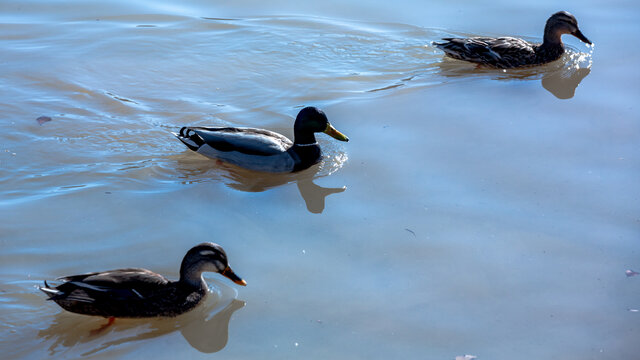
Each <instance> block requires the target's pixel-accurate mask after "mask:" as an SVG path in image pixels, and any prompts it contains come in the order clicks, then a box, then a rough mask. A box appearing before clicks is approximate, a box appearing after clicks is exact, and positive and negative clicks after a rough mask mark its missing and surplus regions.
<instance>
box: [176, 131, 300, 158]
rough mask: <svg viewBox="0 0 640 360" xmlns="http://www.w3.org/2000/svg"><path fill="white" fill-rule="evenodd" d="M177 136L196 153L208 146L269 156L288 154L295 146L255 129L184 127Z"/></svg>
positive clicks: (217, 149)
mask: <svg viewBox="0 0 640 360" xmlns="http://www.w3.org/2000/svg"><path fill="white" fill-rule="evenodd" d="M176 136H177V137H178V139H180V140H181V141H182V142H183V143H184V144H185V145H187V146H188V147H189V148H190V149H191V150H194V151H198V150H199V149H200V147H202V146H203V145H205V144H206V145H208V146H210V147H211V148H213V149H215V150H216V151H222V152H231V151H237V152H240V153H243V154H247V155H260V156H269V155H276V154H279V153H283V152H286V151H287V149H288V148H289V147H291V146H292V145H293V142H291V140H289V139H288V138H286V137H285V136H283V135H280V134H278V133H276V132H273V131H269V130H264V129H254V128H232V127H224V128H223V127H218V128H216V127H183V128H182V129H180V133H178V134H176Z"/></svg>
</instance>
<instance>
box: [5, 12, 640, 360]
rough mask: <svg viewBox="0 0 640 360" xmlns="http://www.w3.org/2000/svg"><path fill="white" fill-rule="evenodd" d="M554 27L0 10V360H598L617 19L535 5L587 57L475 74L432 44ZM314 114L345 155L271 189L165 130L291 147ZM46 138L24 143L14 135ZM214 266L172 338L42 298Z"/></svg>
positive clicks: (162, 326) (629, 293) (632, 140)
mask: <svg viewBox="0 0 640 360" xmlns="http://www.w3.org/2000/svg"><path fill="white" fill-rule="evenodd" d="M557 6H558V5H557V4H556V3H552V2H547V3H536V4H533V3H531V4H527V3H512V2H503V3H496V2H491V3H488V2H483V1H481V2H464V3H460V2H458V3H450V2H435V1H430V2H417V1H400V2H394V3H370V2H361V1H347V2H344V1H342V2H338V1H325V2H322V3H309V4H305V3H296V2H290V1H276V2H269V3H264V2H252V1H236V2H234V3H231V4H208V3H204V2H198V1H189V2H187V3H179V4H178V3H176V4H172V3H171V2H124V1H119V2H110V3H109V4H101V3H99V2H91V1H89V2H86V1H84V2H66V3H50V2H43V1H31V2H11V1H6V2H3V3H2V4H0V30H1V31H0V34H2V35H0V64H2V69H3V70H2V75H3V76H1V77H0V99H1V100H0V111H1V113H2V114H3V120H2V121H0V130H1V131H0V216H1V218H2V222H0V270H1V271H0V274H1V275H0V317H1V320H2V321H0V329H1V331H0V347H1V348H2V352H3V354H5V356H8V358H33V359H41V358H45V357H53V356H56V357H60V356H62V357H64V358H79V357H86V358H132V357H155V358H166V359H173V358H176V357H184V358H209V357H211V356H212V355H211V354H212V353H216V355H213V356H221V357H224V358H233V359H236V358H237V359H240V358H249V359H255V358H260V359H270V358H273V359H282V358H304V359H315V358H317V359H326V358H345V359H354V358H355V359H358V358H367V359H371V358H373V359H378V358H404V359H424V358H427V359H432V358H433V359H455V358H456V356H463V355H466V354H469V355H474V356H477V357H478V359H513V358H518V359H555V358H563V359H614V358H615V359H622V358H629V359H631V358H634V357H635V356H636V355H635V354H637V352H638V350H640V349H639V348H638V346H637V345H636V343H637V341H636V338H637V336H636V335H637V333H638V331H639V327H638V319H637V316H638V312H636V311H634V310H637V309H639V308H640V303H639V300H638V299H639V298H640V297H639V295H640V284H639V283H638V281H640V277H637V276H631V277H627V276H625V270H627V269H635V270H636V271H640V270H638V269H639V268H640V264H639V263H638V238H639V235H640V218H639V217H638V214H639V213H640V211H639V210H640V206H639V205H638V204H640V202H639V201H638V200H639V196H640V186H639V185H638V175H640V151H639V148H638V140H639V139H640V117H638V114H637V109H636V103H637V99H638V98H639V95H640V89H639V88H638V86H637V84H638V82H639V80H640V76H639V75H640V73H639V72H638V70H637V68H636V66H635V63H634V61H632V60H633V59H636V58H638V56H639V55H640V54H638V48H637V47H636V46H634V45H633V44H634V43H635V39H636V38H637V36H638V35H639V34H640V25H638V22H637V14H638V5H637V4H636V3H633V2H618V3H606V4H603V3H602V4H601V3H598V2H575V1H570V2H569V3H566V4H563V5H562V6H565V8H564V10H568V11H570V12H572V13H573V14H574V15H576V17H577V19H578V21H579V24H580V27H581V29H582V31H583V33H584V34H585V35H586V36H587V37H589V38H590V39H591V40H592V41H593V42H594V43H595V46H594V47H593V48H590V47H587V46H585V45H584V44H582V43H580V42H579V41H578V40H577V39H575V38H572V37H570V36H566V35H565V36H564V38H563V40H564V41H565V43H566V44H567V47H568V53H567V54H566V55H565V56H564V57H563V58H562V59H561V60H560V61H558V62H555V63H552V64H548V65H545V66H542V67H537V68H531V69H524V70H509V71H501V70H488V69H477V68H475V67H474V66H470V65H468V64H464V63H461V62H457V61H452V60H448V59H444V58H443V57H442V54H441V53H440V52H439V51H437V50H436V49H434V48H433V47H432V46H431V42H432V41H436V40H438V39H440V38H442V37H446V36H473V35H511V36H520V37H524V38H525V39H528V40H531V41H539V40H540V39H541V36H542V34H541V31H542V28H543V25H544V21H545V20H546V18H547V17H548V16H549V15H550V14H551V13H553V12H555V11H557V10H561V9H559V8H557ZM307 105H314V106H318V107H320V108H322V109H324V111H325V112H326V114H327V116H328V117H329V120H330V121H331V122H332V123H333V124H334V125H335V126H336V127H337V128H338V129H340V131H342V132H344V133H345V134H346V135H348V136H349V138H350V139H351V141H350V142H348V143H338V142H336V141H334V140H333V139H331V138H329V137H326V136H323V135H322V136H318V140H319V142H320V145H321V146H322V148H323V150H324V152H325V159H324V160H323V162H322V163H320V164H318V165H317V166H314V167H312V168H310V169H308V170H306V171H304V172H301V173H296V174H284V175H271V174H259V173H254V172H250V171H246V170H242V169H239V168H236V167H233V166H230V165H224V164H222V165H221V164H216V163H215V162H213V161H210V160H208V159H206V158H204V157H202V156H200V155H198V154H195V153H192V152H190V151H188V150H187V149H186V148H185V147H184V146H183V145H182V144H181V143H180V142H179V141H177V140H176V139H174V138H173V136H172V135H171V132H172V131H176V130H177V129H179V128H180V127H181V126H185V125H229V126H252V127H263V128H267V129H270V130H273V131H278V132H281V133H283V134H285V135H286V136H292V130H291V127H292V122H293V119H294V117H295V115H296V113H297V112H298V110H299V109H300V108H301V107H303V106H307ZM40 116H48V117H50V118H51V121H48V122H45V123H42V124H39V123H38V121H36V119H37V118H38V117H40ZM202 241H214V242H217V243H220V244H221V245H222V246H223V247H224V248H225V249H226V251H227V253H228V255H229V259H230V261H231V264H232V265H233V268H234V270H235V271H236V272H237V273H238V274H240V275H241V276H242V277H243V278H245V279H246V280H247V282H248V286H247V287H243V288H238V287H237V286H235V285H234V284H232V283H230V282H228V281H227V280H225V279H222V278H221V277H219V276H216V275H214V274H207V275H206V279H207V281H208V282H209V283H210V284H211V285H212V288H213V290H212V291H213V292H212V294H211V296H209V297H208V299H207V302H206V303H205V304H203V305H202V306H201V307H199V308H198V309H197V310H195V311H194V312H192V313H190V314H186V315H184V316H181V317H178V318H175V319H153V320H118V321H117V322H116V324H115V325H114V326H112V327H111V328H109V329H108V330H107V331H106V332H105V333H103V334H101V335H99V336H90V331H91V330H92V329H95V328H97V327H99V326H100V325H101V324H102V323H104V320H103V319H100V318H97V319H96V318H90V317H83V316H80V315H74V314H70V313H67V312H64V311H63V310H61V309H60V308H58V307H57V306H56V305H55V304H53V303H51V302H47V301H45V299H44V298H45V296H44V295H43V294H41V293H40V292H39V291H38V290H37V289H36V288H35V286H36V285H39V284H41V282H42V280H43V279H52V278H55V277H57V276H62V275H69V274H75V273H82V272H88V271H96V270H106V269H112V268H119V267H131V266H138V267H145V268H148V269H151V270H153V271H156V272H159V273H161V274H163V275H165V276H167V277H169V278H172V279H175V278H177V276H178V267H179V264H180V261H181V259H182V256H184V253H185V252H186V251H187V250H188V249H189V248H190V247H191V246H193V245H195V244H197V243H199V242H202Z"/></svg>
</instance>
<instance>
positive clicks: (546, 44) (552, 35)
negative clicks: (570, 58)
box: [542, 23, 564, 49]
mask: <svg viewBox="0 0 640 360" xmlns="http://www.w3.org/2000/svg"><path fill="white" fill-rule="evenodd" d="M561 36H562V34H561V33H560V32H559V31H557V29H556V28H555V27H554V26H553V25H552V24H549V23H547V25H546V26H545V27H544V39H543V41H542V47H543V48H547V49H552V48H560V49H564V46H563V45H562V38H561Z"/></svg>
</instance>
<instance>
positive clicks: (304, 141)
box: [293, 129, 317, 146]
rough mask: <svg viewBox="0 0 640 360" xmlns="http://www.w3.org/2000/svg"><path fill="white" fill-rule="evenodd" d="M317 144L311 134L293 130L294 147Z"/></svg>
mask: <svg viewBox="0 0 640 360" xmlns="http://www.w3.org/2000/svg"><path fill="white" fill-rule="evenodd" d="M315 143H317V141H316V135H315V134H314V133H312V132H306V131H299V130H298V129H294V134H293V144H294V145H302V146H304V145H313V144H315Z"/></svg>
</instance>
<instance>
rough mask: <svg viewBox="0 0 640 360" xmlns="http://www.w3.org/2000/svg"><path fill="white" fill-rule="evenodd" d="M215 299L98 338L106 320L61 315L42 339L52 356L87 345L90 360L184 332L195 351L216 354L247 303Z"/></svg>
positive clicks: (118, 325)
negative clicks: (234, 316) (102, 353)
mask: <svg viewBox="0 0 640 360" xmlns="http://www.w3.org/2000/svg"><path fill="white" fill-rule="evenodd" d="M214 297H215V295H212V296H208V298H207V302H206V303H204V304H201V305H200V306H198V307H197V308H195V309H194V310H193V311H190V312H188V313H186V314H183V315H180V316H177V317H175V318H153V319H116V321H115V323H114V324H113V325H111V326H110V327H108V328H106V329H105V330H104V331H102V332H101V333H99V334H95V335H92V334H91V331H92V330H95V329H96V328H98V327H100V326H101V325H102V324H104V323H105V321H106V319H104V318H101V317H88V316H84V315H76V314H71V313H68V312H61V313H59V314H57V315H56V316H55V319H54V322H53V324H51V326H49V327H48V328H47V329H44V330H41V331H39V332H38V336H39V337H40V338H43V339H44V340H53V343H52V344H51V345H50V346H49V349H48V350H49V354H50V355H56V354H58V353H62V352H65V351H66V350H67V349H68V348H71V347H75V346H77V345H87V349H86V351H85V352H84V353H82V354H81V355H82V356H89V355H92V354H96V353H98V352H100V351H103V350H106V349H109V348H111V347H114V346H118V345H122V344H125V343H131V342H136V341H143V340H147V339H153V338H156V337H160V336H163V335H167V334H170V333H172V332H174V331H180V332H181V333H182V336H184V338H185V339H186V340H187V342H188V343H189V344H190V345H191V346H192V347H193V348H194V349H196V350H198V351H200V352H203V353H214V352H217V351H220V350H222V349H223V348H224V347H225V346H226V345H227V341H228V338H229V334H228V329H229V320H230V319H231V315H232V314H233V313H234V312H235V311H236V310H238V309H241V308H242V307H244V305H245V303H244V301H240V300H236V299H232V300H231V301H227V302H225V303H224V304H220V302H221V300H220V299H217V300H215V299H212V298H214ZM225 304H226V306H225ZM216 309H217V310H216Z"/></svg>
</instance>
